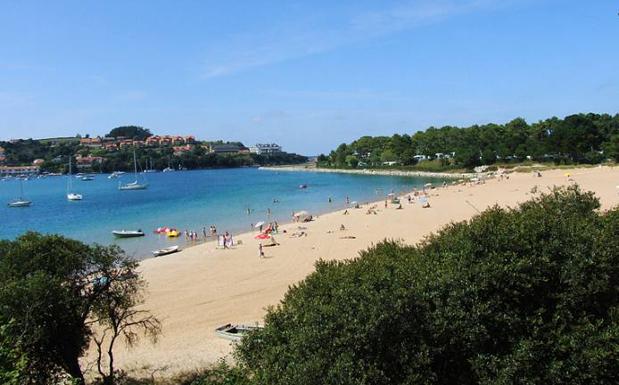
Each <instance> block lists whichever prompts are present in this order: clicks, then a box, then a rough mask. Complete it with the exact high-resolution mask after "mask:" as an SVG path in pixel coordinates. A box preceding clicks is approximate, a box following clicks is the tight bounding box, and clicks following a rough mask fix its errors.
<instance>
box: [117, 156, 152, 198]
mask: <svg viewBox="0 0 619 385" xmlns="http://www.w3.org/2000/svg"><path fill="white" fill-rule="evenodd" d="M133 173H134V174H135V181H133V182H131V183H127V184H122V183H120V182H118V189H119V190H146V188H147V187H148V184H147V183H138V161H137V159H136V157H135V150H133Z"/></svg>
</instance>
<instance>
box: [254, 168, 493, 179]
mask: <svg viewBox="0 0 619 385" xmlns="http://www.w3.org/2000/svg"><path fill="white" fill-rule="evenodd" d="M258 169H259V170H269V171H303V172H325V173H339V174H359V175H385V176H403V177H427V178H446V179H470V178H476V177H479V176H480V175H486V174H487V173H485V172H482V173H475V172H453V173H449V172H430V171H405V170H373V169H367V168H364V169H344V168H316V167H311V168H310V167H307V166H297V165H288V166H264V167H259V168H258Z"/></svg>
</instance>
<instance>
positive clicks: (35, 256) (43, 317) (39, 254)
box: [0, 233, 139, 384]
mask: <svg viewBox="0 0 619 385" xmlns="http://www.w3.org/2000/svg"><path fill="white" fill-rule="evenodd" d="M136 266H137V265H136V263H135V262H133V261H130V260H128V259H126V257H125V256H124V254H123V253H122V252H121V250H120V249H119V248H118V247H115V246H110V247H102V246H97V245H95V246H88V245H85V244H83V243H81V242H78V241H74V240H70V239H67V238H64V237H61V236H55V235H40V234H37V233H26V234H24V235H22V236H21V237H19V238H17V239H16V240H15V241H2V242H0V328H2V332H3V333H4V334H3V337H2V339H3V340H4V339H5V338H6V340H7V341H11V343H12V344H13V346H14V347H16V348H17V349H18V351H17V352H13V353H17V354H18V356H20V357H23V358H24V359H25V361H24V362H26V364H27V369H26V370H25V371H23V372H21V374H22V375H21V376H20V378H19V383H20V384H48V383H53V382H54V381H55V379H56V378H57V377H58V376H62V375H64V374H69V375H70V376H72V377H73V378H75V379H77V380H81V379H82V371H81V368H80V365H79V362H78V359H79V358H80V356H81V355H82V354H83V352H84V350H85V348H86V347H87V345H88V342H89V339H90V337H91V329H90V324H91V323H92V317H91V316H92V315H93V310H94V309H95V308H96V307H97V306H99V305H100V302H101V301H102V299H103V298H105V295H106V293H107V292H108V291H109V290H110V288H113V287H115V282H116V281H134V280H138V279H139V277H138V275H137V274H136V273H135V267H136ZM99 308H100V306H99ZM3 348H4V346H3Z"/></svg>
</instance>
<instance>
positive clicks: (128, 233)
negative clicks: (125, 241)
mask: <svg viewBox="0 0 619 385" xmlns="http://www.w3.org/2000/svg"><path fill="white" fill-rule="evenodd" d="M112 234H114V236H115V237H117V238H135V237H143V236H144V232H143V231H142V230H114V231H112Z"/></svg>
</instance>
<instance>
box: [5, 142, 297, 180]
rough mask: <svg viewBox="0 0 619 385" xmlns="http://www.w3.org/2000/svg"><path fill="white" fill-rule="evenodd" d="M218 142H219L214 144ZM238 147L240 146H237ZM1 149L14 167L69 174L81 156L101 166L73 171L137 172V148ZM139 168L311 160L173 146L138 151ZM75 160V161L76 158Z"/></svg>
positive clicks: (44, 145)
mask: <svg viewBox="0 0 619 385" xmlns="http://www.w3.org/2000/svg"><path fill="white" fill-rule="evenodd" d="M214 143H217V142H214ZM234 144H236V143H234ZM0 147H3V148H5V150H6V157H7V160H6V163H7V164H10V165H24V164H26V165H30V164H31V163H32V161H33V160H34V159H43V160H44V161H45V162H44V163H43V165H42V166H41V170H42V171H49V172H67V171H68V163H69V155H71V154H73V155H76V154H78V153H79V154H81V155H83V156H87V155H92V156H100V157H102V158H103V162H102V163H101V164H98V163H96V164H94V165H93V166H92V167H91V168H87V169H86V170H78V169H77V167H75V160H74V161H73V165H74V166H73V171H74V172H78V171H88V172H113V171H133V150H134V148H133V147H125V148H121V149H120V150H118V151H106V150H104V149H102V148H94V149H93V148H88V147H82V146H80V144H79V141H77V142H63V143H52V142H42V141H38V140H30V139H29V140H22V141H18V142H15V143H9V142H0ZM136 152H137V157H138V167H139V168H140V169H144V168H146V167H147V166H148V168H153V169H157V170H163V169H164V168H166V167H172V168H175V169H176V168H179V167H182V168H186V169H190V170H191V169H199V168H233V167H244V166H257V165H262V166H268V165H283V164H298V163H304V162H307V157H305V156H302V155H298V154H292V153H287V152H281V153H277V154H261V155H258V154H214V153H209V152H207V151H206V149H205V148H204V147H203V146H202V145H201V144H197V145H195V146H194V148H193V150H192V151H190V152H186V153H182V154H180V155H174V150H173V148H172V146H163V147H155V148H137V149H136ZM73 159H75V158H73Z"/></svg>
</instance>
